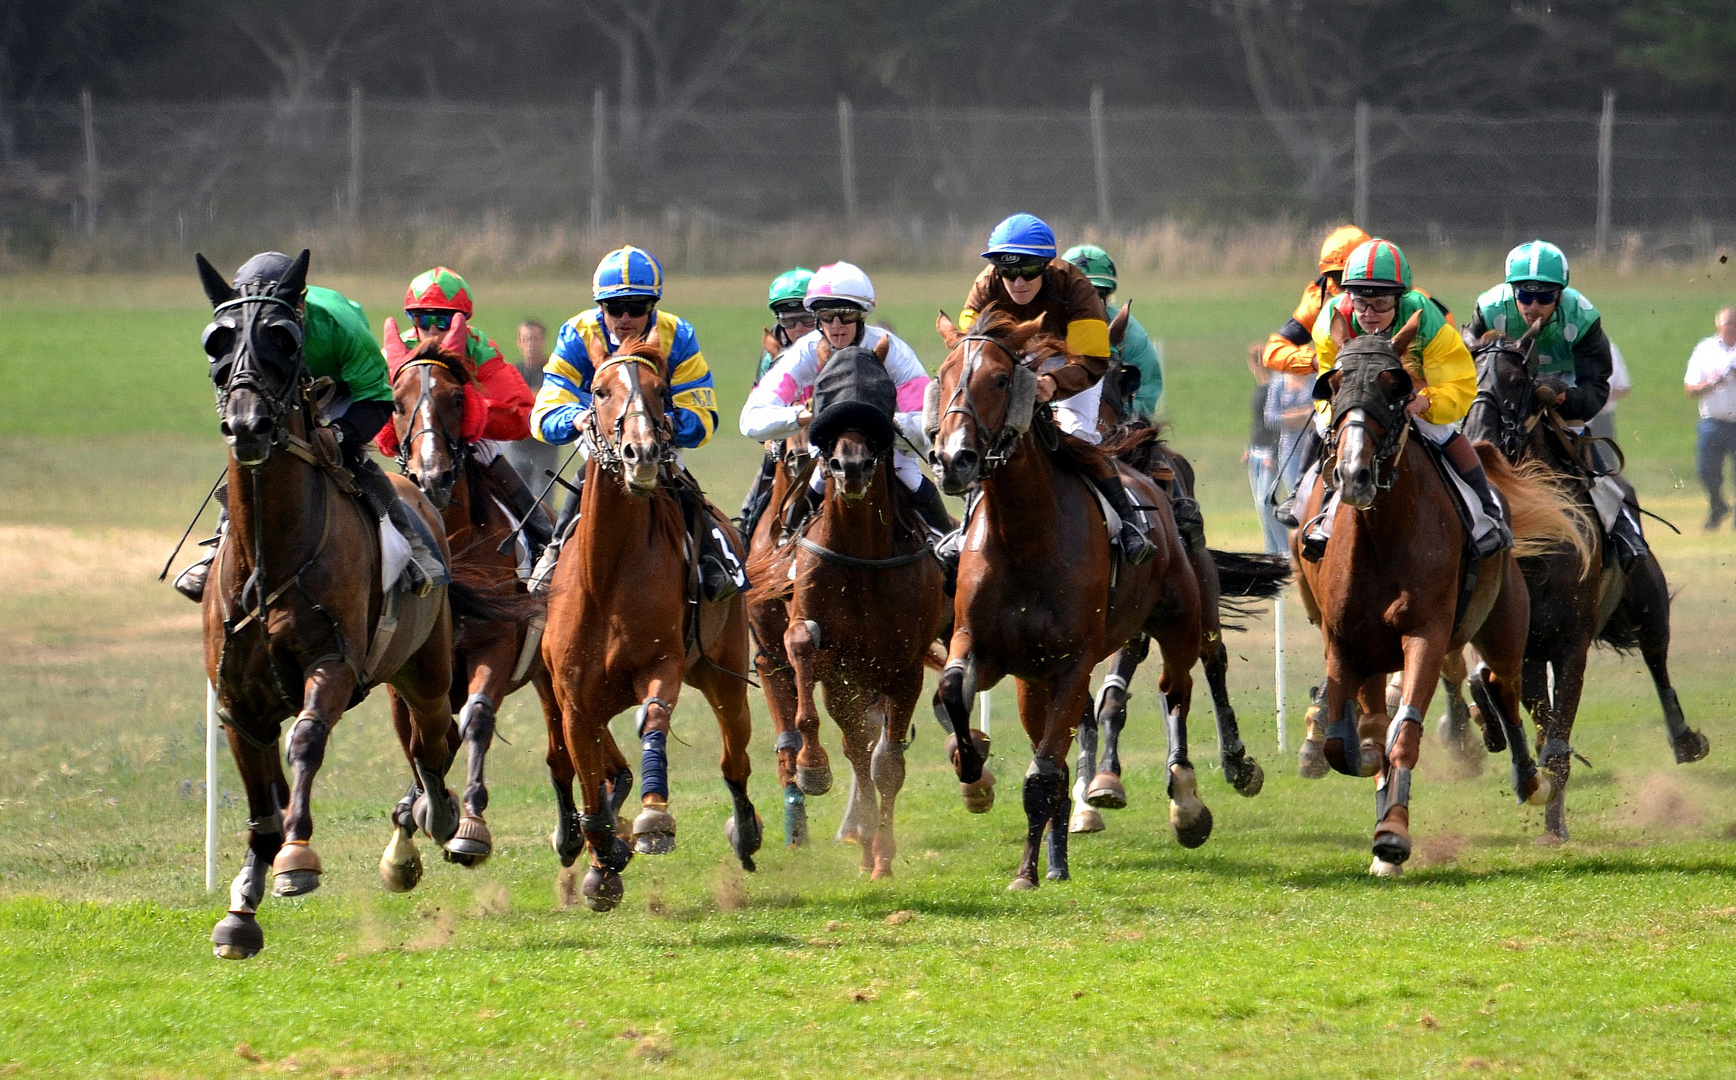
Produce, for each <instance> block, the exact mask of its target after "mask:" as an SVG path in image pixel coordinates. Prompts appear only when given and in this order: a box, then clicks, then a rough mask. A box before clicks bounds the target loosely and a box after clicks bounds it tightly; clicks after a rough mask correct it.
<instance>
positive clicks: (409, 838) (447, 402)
mask: <svg viewBox="0 0 1736 1080" xmlns="http://www.w3.org/2000/svg"><path fill="white" fill-rule="evenodd" d="M467 329H468V328H467V326H466V324H465V319H464V316H463V315H459V316H457V317H456V318H455V319H453V321H452V327H451V329H450V330H448V331H447V333H446V334H445V335H444V336H443V337H442V338H441V339H439V340H438V341H430V342H427V343H425V344H424V345H422V346H421V347H420V348H418V349H416V350H415V352H411V351H410V350H408V349H406V348H405V347H404V344H403V342H402V341H401V340H400V339H399V337H398V326H397V322H396V320H394V319H387V320H386V330H385V340H386V358H387V360H388V362H389V363H390V365H391V369H392V397H393V409H394V414H393V419H392V427H393V433H394V435H395V437H396V441H397V454H396V458H397V462H398V468H399V469H400V470H401V471H402V472H403V473H404V474H405V475H406V476H408V477H410V479H411V480H412V481H414V482H415V484H416V486H417V487H419V488H421V489H422V493H423V494H424V495H426V496H427V497H428V501H429V502H431V503H433V504H434V506H435V507H436V508H437V509H438V510H439V511H440V518H441V522H442V524H443V526H444V529H443V531H444V532H445V535H446V543H447V546H448V547H449V548H450V549H451V550H452V559H453V567H452V573H453V579H454V580H455V581H460V582H462V583H463V584H464V585H465V586H466V587H468V588H470V589H472V590H473V591H475V592H476V593H477V594H478V595H481V596H487V597H489V598H490V599H491V600H492V601H493V606H494V607H496V608H498V609H499V610H498V611H491V612H488V613H479V614H477V615H473V616H458V617H455V618H454V620H453V623H454V625H453V638H454V640H453V648H454V650H455V652H454V654H453V672H452V687H451V691H450V695H449V696H450V701H451V705H452V708H453V709H454V710H456V711H457V714H458V731H459V734H460V735H461V736H462V738H463V740H464V745H465V746H466V748H467V749H468V751H469V758H470V768H469V775H468V778H467V781H466V784H465V787H464V794H463V800H462V801H463V808H464V816H463V819H462V820H461V821H460V822H459V823H458V833H457V834H456V835H455V836H454V837H453V838H452V839H451V840H449V841H447V842H446V845H445V851H444V855H445V858H446V860H447V861H448V862H456V863H460V864H463V865H465V866H480V865H481V864H482V863H483V862H485V861H486V860H487V859H488V857H489V855H490V854H491V853H492V852H493V850H494V840H493V836H492V834H491V833H490V832H489V829H488V823H487V822H486V821H485V820H484V819H483V811H484V810H486V809H487V808H488V786H487V783H486V780H485V772H484V770H485V764H486V761H487V757H488V749H489V746H490V744H491V743H492V742H493V740H494V718H495V713H496V711H497V710H498V709H499V708H500V704H501V702H502V701H504V700H505V699H506V697H507V695H508V694H511V693H513V692H514V691H516V690H518V689H519V688H520V687H522V686H524V685H525V684H526V683H531V684H534V685H535V686H536V691H537V696H538V697H539V698H541V700H542V706H543V715H544V718H545V719H552V718H554V717H557V716H558V715H559V714H558V713H556V712H555V708H554V686H553V684H552V683H551V682H550V680H549V676H548V670H547V669H546V668H544V667H543V663H542V655H541V650H540V649H539V647H538V646H539V643H540V642H541V639H542V624H543V605H542V603H541V601H540V600H539V599H538V598H536V597H533V596H531V595H530V593H529V591H528V590H526V589H525V587H524V585H523V584H522V583H520V581H519V578H518V559H517V558H516V557H515V555H514V554H513V553H511V551H510V550H509V551H508V552H506V553H502V552H501V551H500V542H501V541H502V540H503V539H505V538H506V536H507V534H509V533H510V532H512V529H513V524H514V515H513V514H512V513H510V512H509V511H508V510H507V509H506V507H505V506H504V505H503V504H502V503H501V501H500V499H498V498H497V497H495V496H494V495H493V494H492V493H491V490H490V486H489V483H488V479H487V476H486V474H485V473H484V472H483V470H482V469H481V468H480V467H479V466H478V465H477V464H476V462H475V460H474V459H473V458H472V456H471V444H470V442H469V441H467V440H466V439H465V438H464V435H463V431H464V400H465V393H466V389H465V388H466V387H467V386H469V385H471V383H472V381H473V379H472V376H471V373H470V368H469V366H468V365H467V364H466V363H465V360H464V350H465V348H466V332H467ZM390 693H391V697H392V721H393V723H394V724H396V725H397V726H398V729H399V731H400V732H402V731H403V730H404V726H405V725H406V724H408V722H409V715H408V713H407V712H406V711H405V710H404V708H403V703H402V702H401V701H400V700H399V698H398V695H397V693H396V692H395V691H390ZM419 794H421V788H420V786H419V785H418V784H417V783H416V782H415V780H414V778H412V780H411V784H410V790H409V792H408V793H407V794H405V796H404V798H403V800H402V801H400V802H399V804H398V806H397V808H396V809H395V810H394V811H393V813H392V822H393V825H394V831H393V836H392V842H391V844H390V845H389V846H388V847H387V848H386V853H385V855H384V856H383V857H382V858H381V860H380V876H381V878H382V880H384V882H385V885H386V888H387V889H388V890H390V891H392V892H408V891H409V890H410V889H413V888H415V887H416V882H417V881H418V880H420V879H421V876H422V862H421V856H420V855H419V853H418V852H417V850H416V844H415V841H414V839H413V837H414V836H415V835H416V822H415V820H414V819H413V818H412V817H411V814H410V810H411V808H412V807H413V806H414V805H415V801H416V797H417V796H418V795H419Z"/></svg>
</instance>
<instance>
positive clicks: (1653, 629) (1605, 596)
mask: <svg viewBox="0 0 1736 1080" xmlns="http://www.w3.org/2000/svg"><path fill="white" fill-rule="evenodd" d="M1532 336H1533V332H1532V331H1527V332H1526V334H1525V335H1524V336H1523V337H1521V338H1520V339H1519V341H1517V342H1514V341H1511V340H1508V339H1507V338H1504V337H1501V336H1500V335H1498V334H1494V333H1491V334H1489V335H1487V336H1485V337H1484V339H1483V341H1482V342H1481V343H1479V345H1478V347H1477V349H1476V350H1475V351H1476V357H1477V397H1476V399H1475V400H1474V401H1473V402H1472V403H1471V411H1470V414H1469V415H1467V416H1466V417H1465V436H1466V438H1473V439H1479V440H1485V441H1487V442H1490V443H1492V444H1494V445H1495V446H1496V447H1497V448H1499V449H1500V450H1501V452H1502V453H1503V454H1504V455H1506V457H1507V460H1508V461H1510V462H1513V463H1514V464H1516V465H1517V464H1519V463H1521V462H1537V463H1539V464H1540V465H1542V466H1544V467H1546V468H1548V469H1549V470H1550V472H1551V473H1552V474H1553V475H1555V476H1556V477H1558V478H1559V480H1560V482H1561V483H1562V484H1563V485H1565V486H1567V487H1568V488H1569V490H1571V491H1572V492H1573V493H1574V497H1575V500H1576V501H1577V503H1578V504H1579V507H1580V510H1581V511H1582V512H1583V514H1584V515H1585V517H1584V520H1585V523H1586V525H1587V526H1588V532H1587V533H1586V536H1585V542H1586V544H1587V545H1588V546H1589V549H1590V551H1591V555H1592V557H1591V561H1590V564H1589V565H1590V566H1592V567H1596V568H1598V570H1599V571H1601V572H1600V573H1597V574H1588V573H1586V572H1585V566H1586V564H1585V563H1582V562H1581V561H1580V560H1579V559H1578V557H1577V553H1576V552H1574V551H1572V550H1569V549H1567V548H1557V549H1555V550H1551V551H1548V552H1545V553H1543V554H1539V555H1533V556H1529V557H1527V558H1525V559H1522V560H1520V563H1519V567H1520V569H1521V570H1522V571H1523V572H1524V574H1525V583H1526V586H1527V587H1528V589H1529V590H1530V594H1531V627H1530V632H1529V634H1528V635H1527V637H1526V641H1525V666H1524V684H1525V685H1524V689H1523V692H1522V696H1523V698H1524V701H1525V707H1526V708H1527V709H1529V710H1530V711H1531V717H1532V720H1533V721H1534V722H1535V723H1536V725H1537V737H1538V740H1539V745H1538V756H1539V757H1540V758H1541V759H1542V761H1543V767H1544V769H1546V770H1548V771H1549V773H1550V775H1552V776H1553V777H1554V778H1555V784H1556V787H1555V797H1554V798H1553V799H1551V800H1550V802H1549V806H1548V809H1547V810H1546V811H1545V812H1544V828H1545V830H1546V831H1545V833H1544V836H1543V837H1542V838H1540V839H1545V840H1546V841H1550V840H1552V841H1556V842H1559V841H1564V840H1566V839H1567V805H1566V795H1567V780H1568V777H1569V775H1570V774H1571V772H1572V768H1573V747H1572V739H1573V722H1574V719H1575V718H1576V717H1577V715H1578V713H1579V698H1580V694H1581V692H1582V691H1583V690H1584V688H1585V664H1586V658H1587V654H1588V653H1589V652H1590V650H1591V645H1592V642H1593V641H1602V642H1604V643H1605V644H1607V645H1612V646H1614V647H1615V648H1617V649H1622V650H1629V649H1634V648H1638V649H1639V650H1640V654H1641V656H1643V657H1644V658H1645V662H1646V667H1647V668H1648V669H1649V670H1650V671H1651V674H1652V682H1653V684H1654V685H1655V686H1656V687H1657V694H1658V699H1659V701H1660V702H1661V703H1662V704H1663V709H1664V727H1665V730H1666V732H1667V733H1668V735H1669V739H1670V749H1671V751H1672V752H1674V754H1675V757H1676V761H1677V763H1679V764H1685V763H1687V762H1691V761H1699V760H1700V759H1701V758H1703V757H1705V756H1706V753H1707V750H1708V749H1709V744H1708V743H1707V740H1706V736H1704V735H1702V734H1700V733H1699V732H1697V731H1694V730H1693V729H1691V728H1690V727H1689V726H1688V721H1687V719H1686V718H1685V717H1684V716H1683V715H1682V705H1681V702H1680V700H1678V699H1677V697H1676V691H1675V688H1674V687H1672V686H1671V685H1670V667H1669V664H1670V589H1669V583H1668V582H1667V581H1665V579H1664V571H1663V567H1662V566H1660V565H1659V564H1658V560H1657V556H1656V555H1652V554H1649V553H1648V554H1647V555H1646V557H1645V560H1644V561H1643V562H1641V563H1640V564H1639V565H1637V566H1635V567H1634V569H1633V571H1632V572H1631V573H1630V572H1624V571H1623V570H1622V568H1621V565H1620V563H1619V562H1617V561H1616V560H1615V559H1614V558H1610V557H1609V556H1608V553H1607V552H1606V550H1605V544H1604V540H1603V530H1602V529H1601V528H1598V527H1597V517H1596V514H1597V507H1596V506H1595V505H1594V504H1593V503H1592V500H1591V489H1592V485H1593V483H1594V481H1595V477H1596V473H1597V472H1598V471H1599V469H1598V467H1597V464H1596V462H1595V461H1594V460H1591V459H1588V458H1587V456H1586V453H1587V451H1589V450H1590V448H1591V446H1592V444H1591V443H1590V442H1589V441H1581V440H1579V439H1578V438H1577V437H1576V436H1575V435H1574V434H1573V433H1571V432H1569V431H1567V430H1565V428H1564V427H1563V426H1562V424H1561V422H1560V421H1559V420H1557V419H1556V418H1555V417H1554V415H1553V413H1552V410H1549V409H1545V408H1542V407H1541V406H1540V403H1539V402H1538V400H1537V396H1536V392H1535V390H1536V388H1535V370H1534V367H1533V365H1532V362H1531V357H1530V350H1529V348H1528V346H1529V345H1530V340H1531V338H1532ZM1630 495H1631V492H1630ZM1551 674H1553V676H1554V677H1553V680H1552V679H1551V678H1550V675H1551ZM1458 676H1459V678H1462V677H1463V673H1462V672H1459V673H1458ZM1459 678H1454V677H1453V673H1452V672H1449V677H1448V679H1447V681H1446V684H1445V688H1446V691H1447V694H1448V705H1449V707H1448V712H1447V715H1446V717H1444V718H1443V719H1442V728H1443V730H1442V735H1443V737H1445V739H1446V740H1447V744H1448V745H1449V746H1456V745H1462V743H1463V742H1464V740H1463V739H1462V738H1461V737H1460V736H1461V731H1463V730H1464V729H1466V728H1467V727H1468V725H1466V724H1465V721H1466V720H1467V719H1468V718H1469V715H1470V714H1469V712H1468V710H1466V709H1465V708H1464V705H1463V700H1462V699H1460V698H1459V696H1458V693H1459V691H1458V681H1459ZM1552 683H1553V686H1552V685H1551V684H1552ZM1455 705H1456V707H1455ZM1478 711H1479V712H1480V711H1481V710H1478ZM1478 719H1479V720H1482V719H1484V718H1482V717H1478ZM1484 738H1485V739H1486V740H1488V741H1489V742H1490V743H1491V744H1493V748H1494V749H1496V750H1499V749H1500V729H1499V728H1495V727H1493V726H1488V725H1485V726H1484Z"/></svg>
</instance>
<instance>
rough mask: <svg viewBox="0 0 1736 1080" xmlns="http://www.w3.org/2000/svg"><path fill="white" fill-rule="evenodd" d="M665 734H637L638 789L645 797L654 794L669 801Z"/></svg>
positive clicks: (657, 732)
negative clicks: (639, 778)
mask: <svg viewBox="0 0 1736 1080" xmlns="http://www.w3.org/2000/svg"><path fill="white" fill-rule="evenodd" d="M666 743H667V734H666V733H665V732H662V731H647V732H644V733H643V734H641V735H640V736H639V775H640V777H641V778H642V779H641V780H640V781H639V790H640V792H641V793H643V795H644V796H645V797H647V798H649V797H651V796H653V795H654V796H656V797H658V798H660V799H662V800H663V801H664V802H668V801H669V755H668V753H667V751H666V750H665V745H666Z"/></svg>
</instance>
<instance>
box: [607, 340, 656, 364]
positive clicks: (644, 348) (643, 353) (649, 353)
mask: <svg viewBox="0 0 1736 1080" xmlns="http://www.w3.org/2000/svg"><path fill="white" fill-rule="evenodd" d="M615 356H631V357H634V358H636V359H639V360H657V361H661V360H662V359H663V346H661V345H659V344H658V343H657V339H656V338H654V337H642V338H630V339H628V340H626V341H623V342H621V347H620V348H618V349H616V350H615V352H614V356H611V357H610V359H614V357H615Z"/></svg>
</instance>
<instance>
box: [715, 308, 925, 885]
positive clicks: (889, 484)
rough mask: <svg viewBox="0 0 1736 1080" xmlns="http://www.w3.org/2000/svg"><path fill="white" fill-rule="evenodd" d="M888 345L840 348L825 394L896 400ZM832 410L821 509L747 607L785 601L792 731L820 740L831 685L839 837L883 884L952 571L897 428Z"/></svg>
mask: <svg viewBox="0 0 1736 1080" xmlns="http://www.w3.org/2000/svg"><path fill="white" fill-rule="evenodd" d="M890 343H891V339H890V338H882V339H881V342H880V345H879V347H878V349H877V350H875V351H873V352H870V351H869V350H866V349H861V348H854V347H853V348H849V349H843V350H840V351H839V352H838V353H837V354H835V355H833V356H832V357H830V358H829V360H828V362H827V367H826V369H825V373H824V374H823V375H822V380H823V381H822V389H823V390H824V389H826V384H827V381H832V380H836V381H837V382H838V383H840V384H843V383H847V382H848V380H850V379H852V378H863V379H866V378H869V377H872V376H874V375H876V374H877V375H878V376H879V379H880V380H882V381H883V382H884V386H883V387H882V389H883V390H884V392H885V395H886V397H887V398H888V399H889V400H892V401H894V402H895V395H896V391H895V390H894V389H893V387H892V382H891V379H890V377H889V376H887V375H886V373H885V368H884V366H883V365H884V362H885V353H886V349H887V347H888V346H889V345H890ZM820 400H821V398H820V396H816V402H817V403H818V402H819V401H820ZM851 405H856V406H860V407H861V409H862V416H861V418H860V419H857V420H851V419H848V418H844V419H839V420H838V421H837V422H836V423H835V424H834V423H833V422H832V418H833V416H841V415H842V414H843V412H844V409H846V408H848V407H849V406H851ZM835 408H837V410H838V411H837V412H828V413H824V414H822V415H820V416H819V418H818V419H817V420H816V426H819V425H828V426H827V427H826V429H825V430H824V431H822V432H819V433H817V434H816V436H815V437H816V439H817V440H818V443H819V445H820V449H821V458H820V462H821V464H820V466H819V467H820V468H822V469H824V470H825V476H826V488H825V495H824V497H823V499H822V500H821V504H820V509H819V511H818V513H817V515H816V517H815V519H814V521H813V522H812V524H811V525H810V526H809V527H808V529H807V530H806V532H805V533H804V534H803V535H801V536H799V537H797V538H796V539H795V540H794V542H793V543H791V544H788V545H785V546H786V547H787V548H789V549H791V550H792V551H793V552H794V555H793V559H794V581H793V582H792V581H791V575H790V569H789V560H788V559H784V558H780V557H779V554H778V553H777V552H775V551H772V552H765V551H762V553H761V557H760V561H759V562H750V564H749V567H750V569H749V571H748V576H749V577H750V578H751V579H753V580H754V581H756V582H757V583H758V584H756V586H755V587H754V590H753V593H752V594H750V596H749V600H748V602H749V605H750V607H751V606H754V605H756V604H764V603H766V602H767V598H769V597H783V598H786V599H787V603H788V614H787V622H788V626H787V629H786V630H785V632H784V641H783V645H784V652H785V654H786V655H787V656H788V657H789V661H790V664H791V665H792V668H793V673H794V682H795V689H796V724H797V727H798V729H799V730H800V731H802V732H804V733H805V732H809V731H812V732H814V733H815V735H816V738H815V740H814V741H815V742H816V743H817V742H818V739H817V734H818V729H819V723H820V720H819V705H818V700H817V696H816V690H817V688H818V687H819V686H822V685H823V686H824V687H825V691H826V711H827V712H828V713H829V714H830V715H831V717H832V719H833V721H834V722H835V723H837V725H838V727H839V729H840V730H841V731H842V732H843V736H844V754H845V757H847V758H848V759H849V761H850V767H851V769H852V772H853V782H852V783H851V785H850V805H849V808H848V809H847V811H846V815H845V820H844V826H843V829H841V830H840V835H847V836H849V838H852V839H854V840H856V841H857V842H859V843H860V844H861V846H862V868H863V869H864V870H869V871H872V874H873V878H874V880H879V879H881V878H884V877H888V876H890V875H891V874H892V860H893V856H894V855H895V854H896V851H897V843H896V839H895V836H894V833H893V819H894V806H895V803H896V800H897V797H898V793H899V790H900V789H901V788H902V787H903V786H904V752H905V749H906V748H907V747H908V746H909V743H910V735H911V732H910V716H911V713H912V712H913V711H914V710H915V708H916V702H917V699H918V698H919V697H921V695H922V680H923V671H924V660H925V659H927V658H928V657H929V655H930V648H931V643H932V642H933V641H934V638H935V634H936V632H937V631H938V630H939V628H940V625H941V622H942V620H943V619H944V617H945V600H946V597H945V594H944V592H943V591H942V588H943V577H944V573H943V571H942V569H941V566H940V563H939V562H938V561H936V559H935V558H934V557H933V549H932V546H931V544H930V542H929V537H928V529H927V526H925V525H924V524H923V522H922V520H921V518H920V517H919V516H918V515H917V514H916V511H915V508H914V507H912V506H911V505H910V502H909V499H908V498H907V497H906V496H905V490H904V487H903V485H901V484H899V483H897V482H896V481H895V480H894V478H893V475H892V463H891V456H892V449H893V439H894V433H895V429H894V428H893V426H892V419H891V416H890V415H889V414H888V413H885V412H882V411H880V410H879V408H878V407H877V406H876V405H873V404H869V403H867V402H856V401H851V402H848V403H847V404H846V405H844V406H842V407H835ZM845 425H849V426H845ZM835 427H836V428H839V429H841V430H833V429H834V428H835ZM780 569H781V570H782V572H779V570H780Z"/></svg>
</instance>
